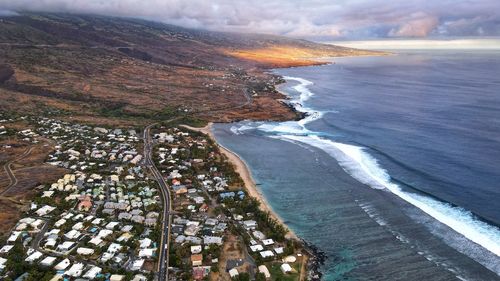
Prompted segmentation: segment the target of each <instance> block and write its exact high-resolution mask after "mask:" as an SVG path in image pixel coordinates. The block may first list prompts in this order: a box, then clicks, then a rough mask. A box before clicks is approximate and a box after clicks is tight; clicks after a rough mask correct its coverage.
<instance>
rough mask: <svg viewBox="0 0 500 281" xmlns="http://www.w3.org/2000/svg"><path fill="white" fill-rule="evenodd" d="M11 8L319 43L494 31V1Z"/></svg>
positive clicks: (1, 6)
mask: <svg viewBox="0 0 500 281" xmlns="http://www.w3.org/2000/svg"><path fill="white" fill-rule="evenodd" d="M2 11H4V12H3V13H2ZM6 11H9V12H6ZM14 11H20V12H22V11H44V12H69V13H90V14H100V15H111V16H122V17H136V18H143V19H150V20H155V21H161V22H165V23H171V24H176V25H181V26H185V27H192V28H205V29H210V30H220V31H235V32H254V33H270V34H280V35H288V36H294V37H301V38H313V39H314V38H316V39H325V40H328V39H332V38H351V39H352V38H387V37H417V38H418V37H429V36H430V37H432V36H500V1H498V0H439V1H427V0H392V1H382V0H354V1H348V0H307V1H306V0H303V1H301V0H256V1H243V0H211V1H207V0H188V1H186V0H143V1H137V0H105V1H104V0H38V1H33V0H15V1H12V0H0V16H8V15H12V14H7V13H12V12H14Z"/></svg>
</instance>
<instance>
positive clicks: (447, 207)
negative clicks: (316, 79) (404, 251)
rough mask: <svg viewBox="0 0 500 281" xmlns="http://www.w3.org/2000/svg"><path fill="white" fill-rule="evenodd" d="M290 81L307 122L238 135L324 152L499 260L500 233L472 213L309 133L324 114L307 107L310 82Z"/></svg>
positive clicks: (359, 151) (362, 152) (354, 149)
mask: <svg viewBox="0 0 500 281" xmlns="http://www.w3.org/2000/svg"><path fill="white" fill-rule="evenodd" d="M284 78H285V79H286V80H287V81H295V82H298V85H295V86H293V87H292V88H293V89H294V90H295V91H297V93H299V95H298V96H297V97H293V95H292V100H291V101H290V104H292V105H293V106H294V107H295V108H296V110H297V111H300V112H303V113H306V114H307V115H306V118H304V119H302V120H300V121H297V122H295V121H288V122H281V123H251V124H245V125H244V127H240V128H237V129H236V131H237V133H241V132H242V131H243V130H248V129H249V127H251V128H254V129H258V130H260V131H263V132H266V133H268V134H270V137H273V138H278V139H282V140H286V141H292V142H295V143H301V144H306V145H309V146H311V147H315V148H318V149H321V150H323V151H325V152H326V153H328V154H329V155H331V156H332V157H334V158H335V159H336V160H337V161H338V163H339V164H340V165H341V167H342V168H343V169H344V170H345V171H346V172H347V173H349V174H350V175H351V176H352V177H354V178H355V179H356V180H358V181H360V182H362V183H364V184H366V185H368V186H370V187H372V188H375V189H384V190H388V191H390V192H392V193H393V194H394V195H396V196H398V197H400V198H401V199H403V200H405V201H406V202H408V203H410V204H412V205H413V206H415V207H417V208H419V209H420V210H422V211H423V212H425V213H427V214H428V215H430V216H431V217H433V218H435V219H436V220H438V221H440V222H441V223H443V224H445V225H447V226H448V227H450V228H452V229H453V230H454V231H456V232H457V233H459V234H461V235H463V236H464V237H466V238H467V239H469V240H470V241H473V242H475V243H476V244H479V245H480V246H482V247H483V248H485V249H486V250H488V251H489V252H491V253H493V254H494V255H496V256H500V229H499V228H498V227H495V226H492V225H489V224H487V223H485V222H483V221H481V220H479V219H478V218H476V217H475V216H474V215H473V214H472V213H471V212H470V211H467V210H465V209H463V208H460V207H455V206H452V205H451V204H449V203H446V202H441V201H439V200H436V199H434V198H431V197H428V196H425V195H421V194H417V193H413V192H408V191H404V190H403V189H402V188H401V187H400V186H399V185H397V184H395V183H393V182H392V181H391V177H390V175H389V174H388V173H387V171H386V170H384V169H383V168H382V167H381V166H380V165H379V163H378V162H377V160H376V159H375V158H374V157H372V156H371V155H370V154H369V153H368V152H366V149H364V148H363V147H359V146H355V145H351V144H345V143H339V142H335V141H332V140H330V139H327V138H324V137H322V134H321V133H318V132H313V131H310V130H308V129H307V128H306V127H305V125H307V124H308V123H310V122H313V121H315V120H318V119H320V118H321V117H322V115H323V114H324V112H320V111H316V110H314V109H312V108H308V107H306V106H305V105H304V102H305V101H307V100H308V99H310V98H311V97H313V96H314V94H313V93H312V92H311V91H310V90H309V88H308V86H310V85H312V82H311V81H308V80H305V79H302V78H295V77H284Z"/></svg>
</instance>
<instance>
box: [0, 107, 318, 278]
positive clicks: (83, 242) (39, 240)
mask: <svg viewBox="0 0 500 281" xmlns="http://www.w3.org/2000/svg"><path fill="white" fill-rule="evenodd" d="M1 117H2V118H0V119H2V120H0V122H1V123H0V138H3V139H4V141H3V142H2V147H1V150H2V152H5V151H8V150H9V149H13V148H12V146H11V145H8V144H4V143H8V142H6V141H5V140H6V139H8V138H9V139H13V138H15V139H16V140H19V141H20V142H23V143H24V144H25V145H27V146H29V145H34V144H38V143H46V145H47V146H50V152H48V154H47V157H46V159H45V165H50V166H55V167H58V168H61V169H63V171H64V173H62V174H61V176H60V177H59V178H58V179H57V180H55V181H53V182H51V183H46V184H41V185H38V186H36V187H35V188H34V192H35V193H34V195H33V197H32V198H31V200H30V201H29V202H26V207H25V208H24V210H23V212H22V213H21V215H20V219H19V220H18V221H17V222H15V224H13V225H12V227H11V228H10V231H9V232H8V233H5V235H2V237H1V238H0V239H1V240H0V279H1V280H19V281H22V280H54V281H55V280H111V281H115V280H116V281H119V280H134V281H139V280H310V279H314V278H315V276H311V272H310V271H309V270H308V256H309V253H308V252H306V250H305V248H304V245H303V244H302V243H301V241H299V240H297V239H296V238H290V236H289V235H287V232H288V229H286V227H285V226H284V225H283V224H282V223H280V222H279V221H278V220H277V219H276V218H275V216H274V215H272V214H271V213H270V212H268V211H265V210H267V209H265V208H261V207H260V204H261V201H259V200H257V199H256V198H254V197H252V196H250V195H249V192H248V189H247V188H246V187H245V182H244V181H243V180H242V178H241V177H240V175H239V174H238V173H237V172H236V171H235V168H234V165H233V163H232V162H230V161H229V160H228V158H227V157H226V156H225V155H224V153H222V152H221V149H220V148H219V146H218V145H217V144H216V143H215V142H214V140H213V139H211V138H210V137H209V136H207V135H205V134H203V133H201V132H197V131H193V130H190V129H188V128H187V127H185V126H181V125H177V126H175V125H170V124H169V123H168V122H165V123H164V124H161V123H160V124H155V125H153V126H150V127H148V130H144V133H143V134H141V133H142V132H141V130H142V129H140V128H111V127H104V126H101V127H96V126H90V125H84V124H78V123H73V122H68V121H61V120H55V119H50V118H40V117H28V116H20V117H16V118H9V117H7V116H1ZM12 124H17V125H16V126H13V125H12ZM19 124H24V126H25V127H22V126H20V125H19ZM149 141H150V142H151V143H149ZM47 149H49V148H48V147H47ZM144 154H150V155H144ZM9 165H10V164H9ZM7 166H8V165H6V166H5V167H7ZM153 168H154V169H153ZM155 171H156V172H159V175H158V174H156V172H155ZM12 186H13V185H12V183H11V184H10V185H9V186H7V188H6V189H3V190H1V191H0V192H1V195H2V196H5V195H6V194H8V191H9V189H11V188H12ZM164 189H167V190H164Z"/></svg>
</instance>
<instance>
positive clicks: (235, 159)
mask: <svg viewBox="0 0 500 281" xmlns="http://www.w3.org/2000/svg"><path fill="white" fill-rule="evenodd" d="M182 126H183V127H185V128H187V129H190V130H193V131H197V132H201V133H204V134H206V135H208V136H209V137H210V138H211V139H212V140H213V141H214V142H215V143H217V145H218V146H219V149H220V150H221V152H222V153H224V155H226V157H227V158H228V159H229V161H231V162H232V163H233V165H234V166H235V169H236V172H238V174H240V176H241V178H242V179H243V182H244V183H245V187H246V189H247V192H248V194H249V195H250V196H252V197H253V198H255V199H257V200H258V201H259V202H260V208H261V209H262V210H264V211H267V212H269V213H270V214H271V216H272V217H273V218H274V219H276V220H277V221H279V222H280V223H281V224H282V225H283V226H284V227H285V228H286V229H287V230H288V232H287V235H286V237H287V238H291V239H296V240H300V239H299V238H298V236H297V235H296V234H295V233H294V232H293V231H292V230H291V229H290V228H288V226H287V225H286V224H285V223H284V222H283V220H282V219H281V218H280V217H279V216H278V215H277V214H276V212H274V211H273V209H272V208H271V207H270V206H269V204H268V203H267V201H266V199H265V198H264V196H263V195H262V193H260V191H259V190H258V188H257V185H256V184H255V180H254V179H253V177H252V174H251V172H250V169H249V168H248V166H247V164H246V163H245V161H243V160H242V159H241V158H240V157H239V156H238V154H236V153H234V152H232V151H231V150H229V149H227V148H226V147H224V146H222V145H221V144H219V143H218V142H217V140H216V139H215V136H214V134H213V133H212V123H209V124H208V125H207V126H205V127H203V128H195V127H191V126H187V125H182Z"/></svg>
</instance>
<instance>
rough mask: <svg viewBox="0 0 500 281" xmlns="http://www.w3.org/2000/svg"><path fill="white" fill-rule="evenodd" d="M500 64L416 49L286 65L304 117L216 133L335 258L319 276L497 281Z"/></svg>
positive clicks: (486, 57)
mask: <svg viewBox="0 0 500 281" xmlns="http://www.w3.org/2000/svg"><path fill="white" fill-rule="evenodd" d="M499 62H500V56H499V55H498V54H490V53H488V54H474V53H472V54H471V53H467V52H465V53H461V54H458V55H457V54H456V53H455V54H450V53H443V52H441V53H428V52H415V53H411V54H401V55H399V56H394V57H383V58H362V59H359V58H355V59H344V60H339V61H338V62H337V64H335V65H331V66H326V67H309V68H294V69H286V70H280V72H279V73H280V74H282V75H285V76H289V77H290V78H289V82H288V83H287V84H286V85H285V86H284V87H283V90H284V91H286V92H288V93H289V94H290V95H291V96H292V99H293V100H294V101H295V102H296V106H297V107H298V108H299V110H302V111H307V112H309V113H310V116H309V117H308V118H306V120H303V121H301V122H286V123H265V122H242V123H237V124H218V125H216V126H215V127H214V133H215V135H216V137H217V140H218V141H219V142H221V143H222V144H223V145H225V146H226V147H228V148H230V149H232V150H233V151H235V152H236V153H238V154H239V155H240V156H241V157H242V158H243V159H244V160H245V161H246V162H247V163H248V164H249V166H250V168H251V170H252V173H253V175H254V177H255V178H256V180H257V181H258V182H259V183H260V184H261V185H260V188H261V189H262V192H263V194H264V195H265V197H266V198H267V199H268V201H269V202H270V204H271V206H272V207H273V209H275V211H276V212H277V213H278V214H279V215H280V216H281V217H282V218H283V219H284V220H285V221H286V222H287V224H288V225H289V226H290V227H291V228H292V229H293V230H294V231H295V232H296V233H297V234H298V235H299V236H301V237H303V238H304V239H306V240H307V241H308V242H311V243H313V244H314V245H316V246H318V247H319V248H320V249H321V250H322V251H324V252H325V253H326V254H327V255H328V259H327V261H326V263H325V265H324V266H323V268H322V269H323V272H324V273H325V277H324V279H325V280H422V279H424V278H428V279H430V280H454V279H456V278H457V276H458V277H460V278H466V279H468V280H498V275H497V274H498V272H500V268H499V266H500V260H499V258H498V256H497V255H495V254H494V251H495V249H496V248H495V247H496V246H497V242H498V240H496V239H497V236H496V235H497V233H498V232H497V231H498V229H497V228H495V227H494V224H495V223H497V222H498V219H499V218H498V214H499V211H500V210H499V208H498V204H496V203H495V202H498V199H499V196H498V192H499V189H498V188H496V184H497V182H498V181H497V177H498V169H496V168H495V167H496V163H497V161H496V159H500V157H499V158H497V156H499V155H498V154H499V151H500V146H499V145H498V144H499V142H500V137H499V134H500V131H499V130H498V128H499V127H500V126H496V125H495V124H500V118H499V117H500V116H498V112H499V111H498V110H500V106H499V105H500V99H499V97H498V93H499V91H498V90H499V88H500V86H499V85H500V81H499V78H498V77H496V76H495V75H492V74H491V73H495V71H494V70H495V69H498V66H499V65H500V63H499ZM497 73H498V72H497ZM488 75H490V76H488ZM296 78H303V79H305V80H301V79H296ZM447 202H450V203H453V204H455V205H458V206H461V208H457V207H454V206H453V205H448V204H447ZM467 211H473V212H474V213H475V215H471V214H470V213H468V212H467ZM492 225H493V226H492ZM452 229H454V230H452ZM469 229H470V230H472V231H476V232H472V233H473V235H472V236H470V235H469V236H470V237H466V235H467V234H468V233H467V231H466V230H469ZM474 233H479V234H480V235H476V234H474ZM470 238H472V239H473V240H471V239H470ZM474 239H475V240H474ZM472 241H474V242H472ZM495 272H496V273H497V274H495Z"/></svg>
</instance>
